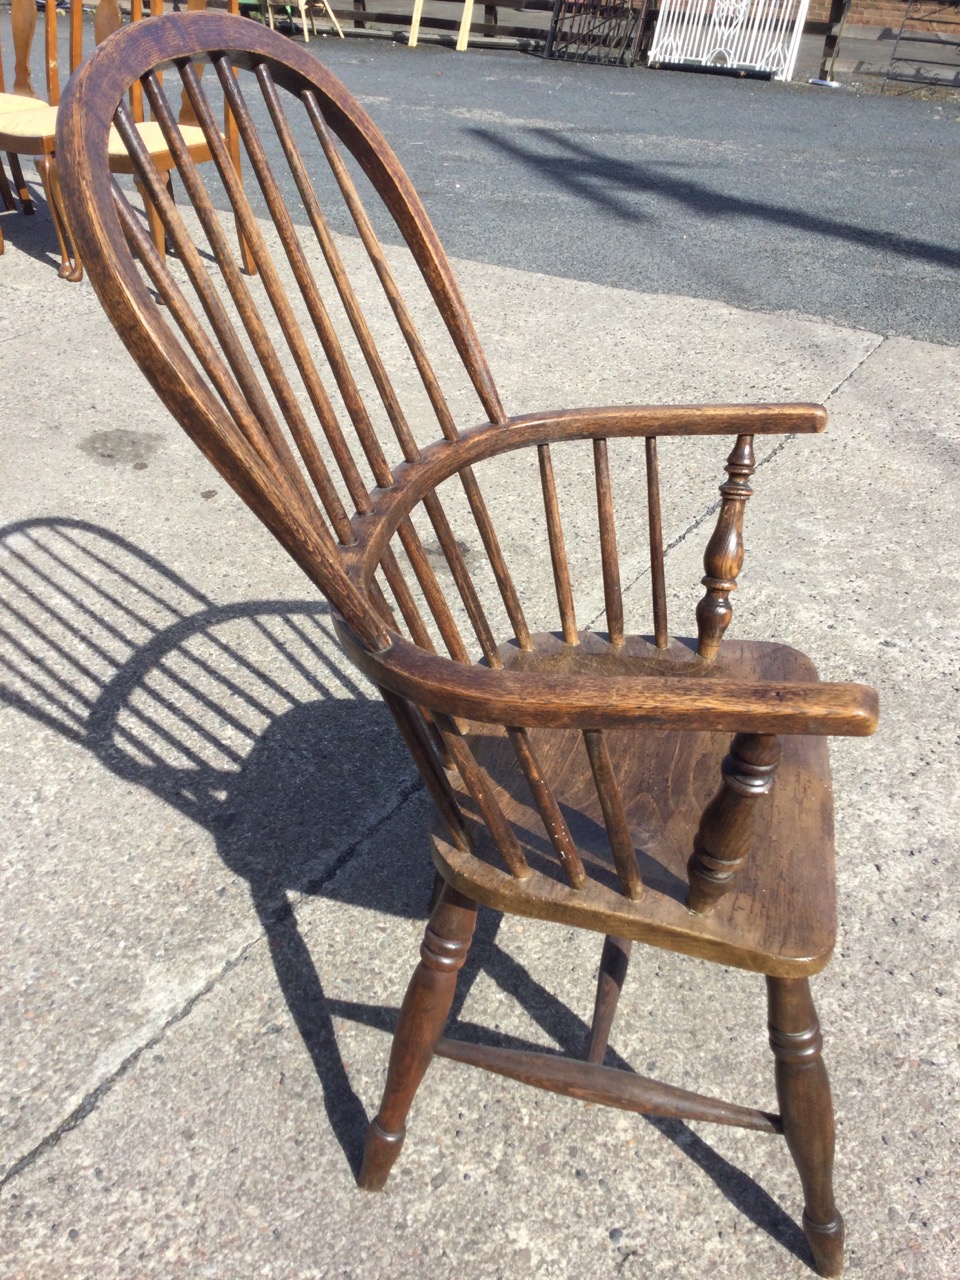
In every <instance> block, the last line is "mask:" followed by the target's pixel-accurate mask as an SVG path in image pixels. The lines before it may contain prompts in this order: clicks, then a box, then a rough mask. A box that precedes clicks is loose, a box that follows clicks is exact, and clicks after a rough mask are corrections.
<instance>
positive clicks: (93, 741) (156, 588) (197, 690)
mask: <svg viewBox="0 0 960 1280" xmlns="http://www.w3.org/2000/svg"><path fill="white" fill-rule="evenodd" d="M0 582H2V587H0V643H2V649H0V669H2V677H0V680H2V683H0V702H3V703H6V704H8V705H11V706H14V707H16V708H18V709H19V710H20V711H21V712H23V713H24V714H26V715H28V716H31V717H32V718H34V719H35V720H37V721H39V722H41V723H43V724H44V725H46V726H47V727H48V728H50V729H52V730H55V731H56V732H57V733H59V734H61V735H62V736H63V737H64V738H66V739H69V740H70V741H71V742H73V743H76V744H78V745H82V746H83V747H84V748H86V749H87V750H88V751H90V752H91V753H92V754H93V755H94V756H95V757H96V759H97V760H98V761H99V762H100V763H101V764H102V765H103V766H104V767H105V768H106V769H108V770H110V772H111V773H113V774H115V775H116V776H118V777H120V778H123V779H125V780H126V781H128V782H131V783H134V784H136V785H139V786H143V787H145V788H147V790H149V791H151V792H152V793H153V794H154V795H156V796H158V797H160V798H161V799H163V800H164V801H165V802H166V803H168V804H170V805H171V806H173V808H174V809H176V810H177V811H179V812H180V813H182V814H184V815H185V816H186V817H188V818H189V819H190V820H191V821H193V822H195V823H197V824H198V825H200V826H201V827H203V828H205V829H206V830H207V831H209V832H210V833H211V835H212V836H213V838H214V840H215V842H216V847H217V852H218V853H219V855H220V857H221V858H222V859H223V862H224V863H225V864H226V866H227V867H228V868H229V869H230V871H231V872H233V873H234V874H235V875H237V876H240V877H242V878H243V879H244V880H246V882H247V884H248V886H249V890H250V896H251V901H252V904H253V907H254V909H255V911H256V914H257V916H258V918H259V921H260V923H261V925H262V927H263V929H264V932H265V934H266V935H267V939H268V942H269V954H270V957H271V961H272V963H273V966H274V970H275V972H276V977H277V981H278V984H279V986H280V989H281V992H282V994H283V997H284V999H285V1001H286V1003H287V1006H288V1008H289V1010H290V1013H291V1015H292V1017H293V1019H294V1021H295V1023H296V1026H297V1028H298V1030H299V1033H300V1035H301V1037H302V1038H303V1042H304V1045H305V1046H306V1048H307V1050H308V1052H309V1053H310V1055H311V1059H312V1061H313V1064H314V1067H315V1070H316V1072H317V1076H318V1078H319V1081H320V1083H321V1087H322V1091H323V1098H324V1105H325V1108H326V1111H327V1115H328V1118H329V1121H330V1124H331V1127H332V1129H333V1132H334V1134H335V1136H336V1138H337V1140H338V1142H339V1143H340V1145H341V1147H342V1149H343V1151H344V1154H345V1156H346V1158H347V1160H348V1162H349V1163H350V1165H351V1167H352V1169H353V1171H354V1174H356V1173H357V1171H358V1169H359V1162H360V1157H361V1151H362V1143H363V1137H364V1132H365V1129H366V1124H367V1116H366V1112H365V1110H364V1107H363V1105H362V1103H361V1101H360V1099H359V1098H358V1097H357V1096H356V1094H355V1093H354V1092H353V1089H352V1087H351V1085H350V1082H349V1079H348V1077H347V1074H346V1072H345V1070H344V1067H343V1064H342V1061H341V1058H340V1054H339V1051H338V1048H337V1041H336V1034H335V1028H334V1023H333V1019H334V1018H335V1017H336V1018H345V1019H352V1020H355V1021H357V1022H361V1023H364V1024H366V1025H368V1026H371V1027H375V1028H377V1029H381V1030H383V1031H385V1032H391V1031H392V1029H393V1025H394V1021H395V1017H396V1010H395V1009H392V1008H387V1007H384V1006H379V1005H370V1004H361V1003H357V1002H351V1001H344V1000H336V999H332V998H328V997H327V996H326V995H325V993H324V989H323V985H322V982H321V980H320V975H319V974H318V972H317V969H316V966H315V965H314V962H313V959H312V957H311V955H310V952H309V950H308V948H307V946H306V944H305V943H304V940H303V938H302V936H301V934H300V931H299V928H298V923H297V918H296V914H295V910H294V908H295V906H296V904H297V901H298V899H299V898H300V897H301V896H302V895H308V894H323V895H325V896H328V897H330V898H332V899H333V900H339V901H344V902H349V903H350V904H351V905H355V906H361V907H365V908H368V909H370V910H376V911H378V912H384V911H386V912H390V913H392V914H397V915H402V916H407V917H411V918H415V917H418V916H419V917H424V916H425V915H426V909H427V902H428V898H429V893H430V885H431V880H432V872H431V869H430V866H429V859H428V857H427V854H426V841H424V847H423V850H422V856H412V857H411V858H410V860H409V861H407V862H404V861H401V860H399V859H392V860H390V862H389V863H388V864H387V865H389V866H390V868H391V870H390V871H389V872H388V874H387V878H381V879H377V878H376V877H375V876H371V875H368V874H356V875H351V874H348V873H347V868H348V865H349V864H350V863H351V862H352V861H353V859H354V857H355V856H356V855H357V853H358V850H359V848H360V846H361V845H362V844H363V842H364V841H365V840H368V839H369V837H370V836H371V835H372V834H373V833H374V832H375V831H376V830H377V829H378V827H380V826H383V825H384V824H385V823H386V822H387V821H388V820H389V818H390V817H391V816H392V815H393V814H394V813H396V812H397V810H398V809H399V808H400V807H401V806H402V805H403V804H404V803H406V802H407V801H408V800H409V799H410V797H411V796H412V795H413V794H414V793H415V792H416V791H418V790H419V781H418V779H417V777H416V774H415V772H414V770H413V767H412V765H411V764H410V762H409V759H408V757H407V755H406V752H405V749H404V747H403V745H402V743H401V740H400V737H399V734H398V733H396V731H395V729H394V727H393V724H392V721H391V719H390V716H389V714H388V712H387V710H386V708H385V707H384V706H383V704H382V703H381V702H380V701H379V699H377V698H376V697H375V696H374V695H373V694H372V691H368V689H367V688H365V687H363V686H362V685H361V684H360V683H358V681H357V680H356V679H355V677H354V675H353V674H352V672H351V671H350V670H349V669H348V668H347V666H346V664H345V663H340V662H339V661H338V660H337V658H336V657H331V653H334V654H336V649H335V642H334V641H333V632H332V628H331V626H330V623H329V621H328V607H327V605H326V604H325V603H323V602H321V601H317V600H312V601H307V600H305V601H289V600H256V601H244V602H239V603H236V604H232V605H216V604H214V603H213V602H212V601H211V600H210V599H209V598H207V597H206V596H204V595H203V594H202V593H201V592H199V591H198V590H196V589H195V588H194V587H192V586H191V585H190V584H189V583H188V582H186V581H185V580H184V579H183V578H182V577H180V576H179V575H177V574H175V573H173V572H172V571H171V570H169V569H168V568H166V567H165V566H164V565H163V564H162V563H161V562H160V561H158V560H157V559H155V558H154V557H152V556H150V555H148V554H147V553H145V552H144V551H142V550H141V549H139V548H138V547H136V546H134V545H133V544H132V543H130V542H128V541H126V540H125V539H123V538H121V537H119V536H117V535H116V534H114V533H112V532H111V531H110V530H108V529H105V528H102V527H100V526H97V525H93V524H89V523H86V522H84V521H79V520H69V519H57V518H42V519H34V520H25V521H21V522H19V523H17V524H13V525H8V526H7V527H6V528H3V529H0ZM371 760H373V761H375V762H376V766H379V767H373V768H371ZM346 795H350V797H351V800H352V802H351V804H350V805H349V806H348V805H346V804H344V803H343V797H344V796H346ZM414 854H415V855H417V854H420V851H419V850H418V851H414ZM361 856H362V855H361ZM480 920H481V923H480V927H479V930H478V937H477V941H476V943H475V945H474V947H473V948H472V950H471V953H470V956H469V959H468V962H467V965H466V967H465V969H464V971H463V974H462V978H461V981H460V984H459V988H458V995H457V1001H456V1004H455V1006H454V1010H453V1019H452V1022H451V1030H452V1032H453V1034H454V1035H457V1036H459V1037H461V1038H463V1037H466V1038H471V1039H473V1038H482V1039H484V1040H485V1041H487V1042H496V1043H501V1044H505V1045H510V1046H513V1047H523V1048H540V1047H542V1046H537V1045H531V1044H529V1043H527V1042H521V1041H519V1040H518V1039H517V1038H515V1037H501V1038H500V1039H499V1040H497V1038H496V1037H495V1036H492V1035H491V1033H490V1032H489V1031H487V1030H484V1029H483V1028H479V1027H477V1026H475V1025H473V1024H471V1023H469V1022H464V1021H462V1020H461V1017H460V1015H461V1011H462V1009H463V1004H464V1001H465V1000H466V998H467V996H468V994H469V991H470V988H471V986H472V984H473V982H474V980H475V979H476V977H477V975H478V974H479V973H480V972H481V970H482V971H483V972H484V974H485V975H486V976H487V977H488V978H490V979H492V980H493V981H494V982H495V983H496V984H497V985H498V986H499V987H500V989H501V990H502V991H503V992H504V993H505V994H506V995H507V996H509V998H510V999H512V1000H516V1001H518V1002H519V1004H520V1005H521V1006H522V1007H523V1008H524V1009H525V1010H527V1011H528V1012H529V1013H530V1014H531V1015H532V1016H533V1017H534V1018H535V1019H536V1020H537V1022H538V1023H539V1024H540V1026H541V1027H542V1028H543V1030H544V1032H545V1033H546V1035H547V1036H548V1037H549V1038H550V1039H551V1040H555V1041H556V1042H558V1043H559V1044H560V1045H561V1046H562V1049H563V1051H564V1052H567V1053H574V1054H579V1053H580V1052H581V1051H582V1049H583V1045H584V1041H585V1037H586V1035H587V1025H586V1023H585V1022H584V1021H583V1020H582V1019H581V1018H579V1017H578V1016H576V1015H575V1014H574V1013H572V1012H571V1011H570V1010H569V1009H567V1008H566V1006H564V1005H563V1004H562V1003H561V1002H560V1001H559V1000H557V999H556V998H555V997H554V996H552V995H551V994H550V993H549V992H548V991H547V990H546V989H545V988H544V987H542V986H541V985H540V984H539V983H538V982H537V981H536V980H535V979H534V978H533V977H532V976H531V975H530V974H529V973H528V972H527V970H526V969H525V968H524V967H523V966H522V965H520V964H519V963H518V962H517V961H516V960H515V959H513V958H512V957H511V956H510V955H509V954H508V953H507V951H506V950H504V949H503V948H502V947H500V946H499V945H498V943H497V938H496V934H497V928H498V924H499V916H497V915H496V913H494V912H489V911H485V912H482V913H481V917H480ZM597 955H598V959H599V940H598V949H597ZM413 962H414V957H413V956H411V957H410V967H411V969H412V966H413ZM402 967H403V966H401V968H402ZM607 1061H608V1062H609V1063H610V1064H611V1065H617V1066H620V1067H624V1068H628V1064H627V1063H626V1062H624V1061H623V1060H622V1059H620V1058H619V1057H618V1055H617V1054H616V1053H615V1052H614V1051H612V1050H609V1051H608V1057H607ZM628 1069H629V1068H628ZM649 1123H650V1124H652V1125H653V1126H654V1127H655V1128H656V1129H657V1130H658V1131H659V1132H660V1133H661V1134H662V1135H663V1136H664V1137H666V1138H668V1139H669V1140H670V1141H671V1142H673V1143H675V1144H676V1145H677V1147H679V1148H680V1149H681V1150H682V1151H683V1152H684V1154H685V1155H686V1156H688V1157H689V1158H690V1159H692V1160H693V1161H694V1162H695V1163H696V1164H697V1165H699V1167H700V1168H701V1169H702V1170H703V1171H704V1172H705V1173H706V1174H707V1176H708V1177H710V1178H711V1179H712V1180H713V1182H714V1183H715V1184H716V1185H717V1187H718V1188H719V1189H720V1191H721V1192H722V1193H723V1195H724V1196H725V1197H726V1198H727V1199H728V1200H730V1201H731V1202H732V1203H733V1204H734V1205H735V1206H736V1207H737V1208H738V1209H739V1210H740V1211H741V1212H742V1213H744V1214H745V1215H746V1216H747V1217H748V1218H750V1219H751V1220H752V1221H753V1222H754V1223H755V1224H756V1225H757V1226H758V1227H759V1228H761V1229H762V1230H764V1231H766V1232H767V1233H769V1234H770V1235H771V1236H772V1237H774V1239H776V1240H777V1241H778V1242H779V1243H780V1244H781V1245H782V1246H783V1247H785V1248H786V1249H788V1250H790V1251H791V1252H792V1253H794V1254H796V1255H797V1256H798V1257H800V1258H802V1259H804V1260H808V1256H809V1255H808V1252H807V1246H806V1241H805V1239H804V1237H803V1234H802V1232H801V1230H800V1228H799V1227H797V1226H796V1224H795V1223H794V1222H793V1221H792V1220H791V1219H790V1218H789V1217H788V1216H787V1215H786V1214H785V1213H784V1212H783V1210H782V1209H781V1208H780V1207H779V1205H777V1204H776V1202H775V1201H774V1200H773V1199H772V1198H771V1197H770V1196H769V1195H768V1194H767V1193H766V1192H765V1191H763V1190H762V1188H760V1187H759V1186H758V1185H757V1184H756V1183H755V1182H754V1181H753V1180H752V1179H751V1178H749V1177H748V1176H747V1175H745V1174H743V1173H741V1172H740V1171H739V1170H738V1169H737V1168H736V1167H735V1166H733V1165H732V1164H730V1163H729V1162H728V1161H726V1160H725V1159H724V1158H723V1157H722V1156H720V1155H719V1154H718V1153H716V1152H715V1151H713V1150H712V1148H711V1147H709V1146H708V1145H707V1144H706V1143H705V1142H703V1141H702V1140H701V1139H700V1138H699V1137H698V1136H697V1135H696V1134H695V1133H694V1132H693V1130H691V1129H690V1128H689V1127H688V1126H687V1125H686V1124H684V1123H683V1122H681V1121H675V1120H660V1119H650V1120H649Z"/></svg>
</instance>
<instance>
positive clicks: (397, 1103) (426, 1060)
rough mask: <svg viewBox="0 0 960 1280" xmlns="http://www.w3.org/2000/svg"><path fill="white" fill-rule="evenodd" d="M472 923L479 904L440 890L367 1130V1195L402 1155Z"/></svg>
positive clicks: (361, 1179) (363, 1183) (362, 1175)
mask: <svg viewBox="0 0 960 1280" xmlns="http://www.w3.org/2000/svg"><path fill="white" fill-rule="evenodd" d="M476 919H477V904H476V903H475V902H471V901H470V899H469V898H465V897H464V896H463V895H462V894H460V893H458V892H457V891H456V890H455V889H451V887H450V886H449V885H444V887H443V890H442V891H441V893H440V896H439V898H438V900H437V903H436V906H435V907H434V908H433V912H432V913H431V916H430V923H429V924H428V925H427V929H426V933H425V934H424V937H423V944H422V946H421V948H420V963H419V965H418V966H417V968H416V970H415V972H414V975H413V977H412V978H411V979H410V985H409V987H408V988H407V994H406V996H405V997H404V1001H403V1004H402V1006H401V1008H400V1017H399V1019H398V1021H397V1029H396V1032H395V1033H394V1037H393V1047H392V1049H391V1051H390V1066H389V1067H388V1069H387V1083H386V1086H385V1088H384V1091H383V1099H382V1101H381V1103H380V1110H379V1112H378V1113H377V1116H376V1118H375V1119H374V1120H372V1121H371V1122H370V1127H369V1129H368V1130H367V1141H366V1146H365V1148H364V1153H363V1166H362V1168H361V1170H360V1177H359V1179H358V1182H359V1184H360V1186H361V1187H362V1188H363V1189H364V1190H365V1191H379V1190H381V1188H382V1187H383V1185H384V1184H385V1183H386V1181H387V1178H388V1176H389V1174H390V1170H391V1169H392V1168H393V1165H394V1162H395V1161H396V1158H397V1156H398V1155H399V1154H400V1148H401V1147H402V1145H403V1139H404V1134H405V1121H406V1118H407V1112H408V1111H409V1110H410V1104H411V1103H412V1102H413V1097H414V1094H415V1093H416V1092H417V1089H418V1088H419V1086H420V1081H421V1080H422V1079H423V1077H424V1075H425V1074H426V1070H427V1067H428V1066H429V1065H430V1059H431V1058H432V1057H433V1051H434V1049H435V1048H436V1044H437V1041H438V1040H439V1039H440V1036H441V1035H442V1034H443V1028H444V1025H445V1023H446V1021H447V1017H448V1015H449V1013H450V1006H451V1005H452V1004H453V997H454V993H455V992H456V989H457V974H458V973H459V972H460V970H461V969H462V968H463V963H464V961H465V960H466V958H467V952H468V951H469V950H470V941H471V939H472V938H473V929H474V925H475V923H476Z"/></svg>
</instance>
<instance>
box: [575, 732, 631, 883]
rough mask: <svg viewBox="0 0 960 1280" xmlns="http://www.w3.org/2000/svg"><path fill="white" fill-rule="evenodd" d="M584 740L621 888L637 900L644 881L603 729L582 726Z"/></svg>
mask: <svg viewBox="0 0 960 1280" xmlns="http://www.w3.org/2000/svg"><path fill="white" fill-rule="evenodd" d="M583 742H584V746H585V747H586V748H587V756H588V757H589V759H590V769H591V771H592V773H593V781H594V785H595V786H596V788H597V796H598V798H599V800H600V809H601V811H602V813H603V822H604V825H605V827H606V828H607V839H608V840H609V841H610V852H611V853H612V854H613V864H614V866H615V867H616V869H617V879H618V880H619V881H620V888H621V889H622V890H623V892H624V894H625V895H626V897H628V898H632V899H633V901H634V902H638V901H639V900H640V899H641V898H642V897H643V881H642V880H641V879H640V871H639V869H638V868H637V856H636V854H635V853H634V850H633V836H632V835H631V834H630V824H629V822H628V821H627V814H626V810H625V809H624V805H623V796H622V795H621V793H620V785H619V783H618V782H617V775H616V773H615V772H614V769H613V762H612V761H611V759H610V752H609V750H608V749H607V742H606V739H605V737H604V736H603V730H602V729H584V731H583Z"/></svg>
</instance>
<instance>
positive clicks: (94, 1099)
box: [0, 776, 424, 1189]
mask: <svg viewBox="0 0 960 1280" xmlns="http://www.w3.org/2000/svg"><path fill="white" fill-rule="evenodd" d="M423 790H424V784H423V779H422V778H420V777H419V776H417V777H415V778H413V779H412V780H411V781H410V782H409V783H408V784H407V786H406V787H404V788H403V789H402V791H401V794H400V796H399V798H398V799H397V801H396V803H395V804H394V805H393V806H392V807H391V808H390V809H389V810H388V812H386V813H384V814H382V815H381V817H379V818H378V819H377V820H376V821H375V822H374V823H372V824H371V825H370V826H369V827H368V828H367V829H366V830H365V831H364V832H363V833H362V834H361V835H359V836H358V837H357V838H356V840H354V841H353V843H352V844H350V845H349V846H348V847H347V848H346V849H345V850H344V851H343V852H342V853H341V854H340V855H339V856H338V857H337V858H335V859H334V861H333V863H332V864H331V865H330V866H329V867H328V868H327V870H326V871H324V872H323V874H322V875H320V876H318V877H317V879H316V880H314V881H311V882H310V883H309V884H308V885H307V886H306V887H305V888H304V889H302V890H300V891H299V893H298V894H296V895H289V896H288V895H284V900H283V902H281V903H279V904H278V906H277V908H276V910H275V912H272V913H271V916H270V923H274V922H275V921H277V920H280V919H281V918H282V917H283V916H284V915H286V914H288V913H289V912H290V911H291V910H292V909H293V907H294V905H299V904H300V903H301V902H302V901H303V900H304V899H305V898H306V896H307V895H308V894H309V895H313V894H315V893H318V892H319V891H320V890H321V889H322V888H323V887H324V886H325V885H327V884H329V883H330V881H331V880H333V879H334V878H335V877H336V876H337V875H339V873H340V872H341V871H342V870H343V868H344V867H345V866H346V865H347V863H348V862H350V861H351V859H352V858H353V857H354V856H355V855H356V853H357V851H358V850H359V848H360V846H361V845H363V844H365V843H366V841H367V840H369V839H370V838H371V837H372V836H374V835H376V833H377V832H378V831H379V830H380V829H381V828H382V827H384V826H385V825H386V824H387V823H388V822H389V821H390V820H391V819H392V818H393V817H394V816H395V815H396V814H397V813H399V811H400V810H401V809H402V808H403V806H404V805H405V804H406V803H407V801H408V800H410V799H411V797H412V796H415V795H418V794H419V793H420V792H422V791H423ZM265 937H266V926H265V925H264V926H263V927H261V928H260V929H259V930H258V931H257V934H256V936H255V937H253V938H251V939H250V940H249V941H248V942H245V943H244V945H243V946H242V947H241V948H240V950H239V951H238V952H237V953H236V955H233V956H231V957H230V958H229V959H228V960H226V961H225V962H224V964H223V965H222V966H221V968H220V970H219V971H218V972H217V973H215V974H214V975H213V977H212V978H210V979H209V981H208V982H206V983H205V984H204V985H203V987H201V988H200V990H199V991H195V992H194V993H193V995H192V996H190V998H189V999H188V1000H187V1001H186V1003H185V1004H184V1005H183V1006H182V1007H181V1008H180V1009H178V1010H177V1011H176V1012H175V1013H173V1014H171V1016H170V1017H169V1018H168V1019H167V1020H166V1022H165V1023H164V1024H163V1026H162V1027H160V1029H159V1030H158V1031H156V1032H154V1034H153V1035H152V1036H150V1037H149V1039H147V1040H145V1041H144V1042H143V1044H141V1045H138V1046H137V1048H136V1049H134V1050H132V1052H130V1053H129V1054H127V1056H126V1057H125V1058H124V1059H123V1061H122V1062H121V1063H120V1065H119V1066H118V1067H117V1068H116V1070H115V1071H113V1072H112V1073H111V1074H110V1075H109V1076H107V1077H106V1078H105V1079H104V1080H101V1081H100V1083H99V1084H98V1085H97V1086H96V1088H94V1089H91V1090H90V1092H89V1093H88V1094H87V1095H86V1096H85V1097H84V1098H82V1099H81V1101H80V1102H79V1103H78V1104H77V1106H75V1107H74V1109H73V1110H72V1111H71V1112H70V1113H69V1115H67V1116H66V1117H65V1118H64V1119H63V1120H61V1122H60V1123H59V1124H58V1125H57V1126H56V1127H55V1128H54V1129H51V1130H50V1132H49V1133H47V1134H45V1135H44V1136H43V1137H42V1138H41V1139H40V1141H39V1142H38V1143H37V1144H36V1146H34V1147H32V1148H31V1150H30V1151H28V1152H26V1154H25V1155H22V1156H21V1157H20V1159H19V1160H16V1161H14V1163H13V1164H12V1165H11V1166H10V1167H9V1169H7V1170H6V1172H5V1173H4V1174H3V1175H2V1176H0V1189H2V1188H4V1187H5V1186H6V1185H7V1184H8V1183H9V1182H12V1181H13V1180H14V1178H18V1177H19V1176H20V1174H22V1173H25V1172H26V1171H27V1169H29V1168H30V1167H31V1165H33V1164H35V1163H36V1162H37V1161H38V1160H40V1159H42V1158H43V1157H44V1156H45V1155H46V1154H47V1153H48V1152H49V1151H52V1150H53V1148H54V1147H55V1146H57V1144H58V1143H59V1141H60V1139H61V1138H62V1137H63V1136H64V1134H66V1133H69V1132H70V1131H71V1130H73V1129H76V1128H77V1126H78V1125H80V1124H82V1123H83V1121H84V1120H85V1119H86V1118H87V1116H89V1115H90V1114H91V1113H92V1112H93V1111H95V1110H96V1109H97V1107H98V1106H99V1105H100V1103H101V1101H102V1100H103V1099H104V1098H105V1097H106V1096H107V1094H108V1093H110V1091H111V1090H112V1089H113V1087H114V1085H116V1084H118V1083H119V1082H120V1081H121V1080H122V1079H123V1077H124V1076H125V1075H126V1074H127V1073H128V1072H129V1071H130V1069H131V1068H132V1067H134V1066H136V1064H137V1062H138V1061H139V1060H140V1058H141V1057H142V1056H143V1055H144V1054H145V1053H146V1052H147V1051H148V1050H150V1049H154V1048H156V1046H157V1045H158V1044H160V1042H161V1041H162V1040H163V1039H164V1037H165V1036H166V1034H167V1032H168V1031H169V1030H170V1028H171V1027H175V1026H177V1024H178V1023H181V1022H183V1021H184V1020H185V1019H186V1018H187V1017H189V1015H190V1014H191V1013H192V1011H193V1009H194V1007H195V1006H196V1005H197V1004H198V1003H199V1001H200V1000H202V999H203V998H204V997H205V996H208V995H209V994H210V993H211V992H212V991H213V989H214V987H216V986H217V984H218V983H219V982H220V981H221V979H222V978H224V977H225V976H226V975H227V974H228V973H230V972H232V971H233V970H234V969H235V968H236V967H237V965H238V964H239V963H240V962H241V961H242V960H243V959H244V958H245V956H246V955H247V954H248V953H249V952H250V951H251V950H252V949H253V948H254V947H256V946H257V945H258V944H259V943H260V942H262V941H263V939H264V938H265Z"/></svg>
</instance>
